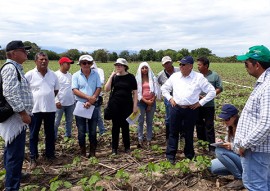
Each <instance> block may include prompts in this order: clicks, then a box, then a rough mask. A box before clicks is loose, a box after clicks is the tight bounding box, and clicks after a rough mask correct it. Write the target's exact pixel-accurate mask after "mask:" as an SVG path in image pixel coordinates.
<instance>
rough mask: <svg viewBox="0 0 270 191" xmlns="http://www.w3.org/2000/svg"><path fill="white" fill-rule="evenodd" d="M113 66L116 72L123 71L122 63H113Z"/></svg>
mask: <svg viewBox="0 0 270 191" xmlns="http://www.w3.org/2000/svg"><path fill="white" fill-rule="evenodd" d="M114 67H115V71H116V72H118V73H122V72H124V71H125V66H124V65H122V64H118V63H116V64H114Z"/></svg>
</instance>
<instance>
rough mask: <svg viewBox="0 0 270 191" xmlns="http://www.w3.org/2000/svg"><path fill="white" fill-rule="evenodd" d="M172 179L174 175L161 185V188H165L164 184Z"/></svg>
mask: <svg viewBox="0 0 270 191" xmlns="http://www.w3.org/2000/svg"><path fill="white" fill-rule="evenodd" d="M172 179H173V177H171V178H169V179H168V180H167V181H166V182H164V184H163V185H162V186H161V189H162V188H164V186H165V185H166V184H168V183H169V182H170V181H171V180H172Z"/></svg>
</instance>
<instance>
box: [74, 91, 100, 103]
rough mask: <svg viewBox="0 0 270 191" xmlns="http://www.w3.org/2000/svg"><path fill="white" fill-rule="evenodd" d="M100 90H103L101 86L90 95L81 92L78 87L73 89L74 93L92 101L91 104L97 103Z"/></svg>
mask: <svg viewBox="0 0 270 191" xmlns="http://www.w3.org/2000/svg"><path fill="white" fill-rule="evenodd" d="M100 91H101V88H97V89H96V91H95V93H94V94H93V95H92V96H89V95H87V94H85V93H83V92H81V91H80V90H78V89H76V88H74V89H73V93H74V94H75V95H76V96H79V97H81V98H84V99H87V100H88V102H90V103H91V104H94V103H95V101H96V100H97V97H98V95H99V94H100Z"/></svg>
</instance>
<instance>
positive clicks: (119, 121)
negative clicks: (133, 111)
mask: <svg viewBox="0 0 270 191" xmlns="http://www.w3.org/2000/svg"><path fill="white" fill-rule="evenodd" d="M112 124H113V125H112V149H116V150H117V149H118V145H119V134H120V128H121V129H122V139H123V144H124V147H125V149H130V135H129V124H128V122H127V121H126V119H125V118H113V119H112Z"/></svg>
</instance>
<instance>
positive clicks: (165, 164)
mask: <svg viewBox="0 0 270 191" xmlns="http://www.w3.org/2000/svg"><path fill="white" fill-rule="evenodd" d="M159 165H160V169H161V173H165V172H167V171H168V170H169V169H172V168H173V165H172V164H171V163H170V161H167V160H166V161H160V163H159Z"/></svg>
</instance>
